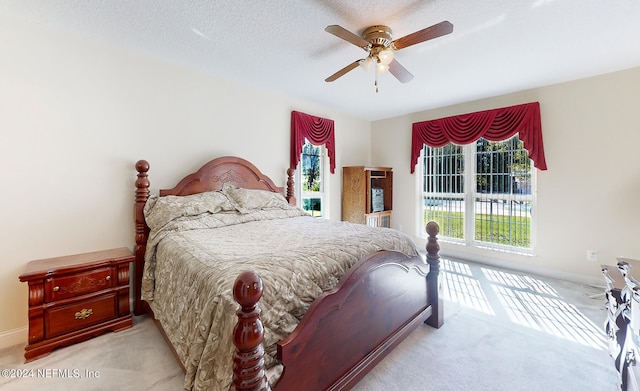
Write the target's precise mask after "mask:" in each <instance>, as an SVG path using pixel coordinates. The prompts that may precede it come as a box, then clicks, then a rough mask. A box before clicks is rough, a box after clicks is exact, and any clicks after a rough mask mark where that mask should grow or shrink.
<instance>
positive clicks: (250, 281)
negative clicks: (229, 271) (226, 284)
mask: <svg viewBox="0 0 640 391" xmlns="http://www.w3.org/2000/svg"><path fill="white" fill-rule="evenodd" d="M233 297H234V299H235V300H236V302H238V304H240V309H239V310H238V311H237V312H236V314H237V315H238V323H237V324H236V326H235V327H234V329H233V344H234V345H235V346H236V352H235V354H234V355H233V380H232V382H231V386H230V387H229V390H230V391H240V390H247V391H270V390H271V388H269V383H268V382H267V377H266V375H265V371H264V347H263V346H262V340H263V339H264V329H263V327H262V321H261V320H260V307H259V306H258V301H259V300H260V298H261V297H262V279H261V278H260V276H258V275H257V274H256V273H254V272H251V271H247V272H244V273H242V274H240V275H239V276H238V278H236V281H235V284H234V285H233Z"/></svg>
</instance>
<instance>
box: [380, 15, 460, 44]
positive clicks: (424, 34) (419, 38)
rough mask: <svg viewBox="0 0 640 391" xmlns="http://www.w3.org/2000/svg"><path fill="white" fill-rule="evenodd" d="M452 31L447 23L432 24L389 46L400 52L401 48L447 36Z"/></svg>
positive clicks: (451, 27) (450, 25)
mask: <svg viewBox="0 0 640 391" xmlns="http://www.w3.org/2000/svg"><path fill="white" fill-rule="evenodd" d="M452 31H453V25H452V24H451V23H449V22H447V21H444V22H440V23H438V24H434V25H433V26H431V27H427V28H425V29H422V30H419V31H416V32H415V33H412V34H409V35H405V36H404V37H402V38H398V39H396V40H395V41H393V42H391V45H392V47H394V48H395V49H396V50H400V49H402V48H406V47H407V46H411V45H415V44H417V43H420V42H424V41H428V40H430V39H433V38H438V37H441V36H443V35H447V34H449V33H451V32H452Z"/></svg>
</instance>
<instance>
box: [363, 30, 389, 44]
mask: <svg viewBox="0 0 640 391" xmlns="http://www.w3.org/2000/svg"><path fill="white" fill-rule="evenodd" d="M362 38H364V39H365V40H366V41H368V42H369V43H370V44H371V46H373V47H376V46H382V47H383V48H388V47H389V46H390V45H391V28H389V27H387V26H371V27H368V28H367V29H366V30H364V32H363V33H362Z"/></svg>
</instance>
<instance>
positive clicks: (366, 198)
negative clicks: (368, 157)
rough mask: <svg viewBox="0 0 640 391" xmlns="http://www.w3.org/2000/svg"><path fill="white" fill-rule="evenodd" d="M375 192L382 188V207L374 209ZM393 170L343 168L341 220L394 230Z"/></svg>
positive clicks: (360, 167) (388, 168) (358, 167)
mask: <svg viewBox="0 0 640 391" xmlns="http://www.w3.org/2000/svg"><path fill="white" fill-rule="evenodd" d="M372 189H381V190H382V193H383V207H382V208H381V210H377V209H376V208H374V203H373V202H372ZM392 210H393V171H392V168H390V167H368V166H350V167H343V168H342V220H344V221H350V222H352V223H358V224H368V225H371V226H374V227H387V228H391V212H392Z"/></svg>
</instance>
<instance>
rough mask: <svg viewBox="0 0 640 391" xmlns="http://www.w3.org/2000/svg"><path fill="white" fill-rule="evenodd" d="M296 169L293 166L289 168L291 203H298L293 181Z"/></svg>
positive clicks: (288, 180) (288, 188) (288, 189)
mask: <svg viewBox="0 0 640 391" xmlns="http://www.w3.org/2000/svg"><path fill="white" fill-rule="evenodd" d="M295 172H296V170H294V169H293V168H289V169H288V170H287V201H288V202H289V205H295V204H296V197H295V195H294V194H295V192H294V183H295V182H294V181H293V174H295Z"/></svg>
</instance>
